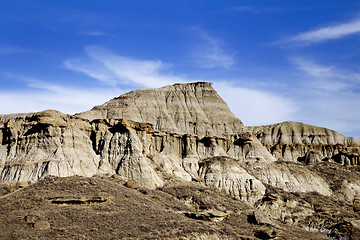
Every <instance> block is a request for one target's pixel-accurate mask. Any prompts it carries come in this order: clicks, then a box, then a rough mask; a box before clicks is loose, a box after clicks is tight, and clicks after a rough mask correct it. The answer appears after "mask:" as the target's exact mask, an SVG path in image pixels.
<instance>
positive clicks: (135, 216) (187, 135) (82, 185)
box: [0, 82, 360, 239]
mask: <svg viewBox="0 0 360 240" xmlns="http://www.w3.org/2000/svg"><path fill="white" fill-rule="evenodd" d="M0 139H1V142H0V180H1V181H2V192H3V196H2V197H1V198H0V201H1V203H0V204H1V206H2V208H1V209H0V211H1V212H0V214H1V215H2V217H1V220H0V225H2V226H4V229H6V230H4V231H2V232H1V233H0V237H1V238H4V239H6V238H13V239H21V238H23V239H25V238H33V239H38V238H42V239H48V238H49V237H50V236H56V238H58V239H69V238H73V239H81V238H83V239H103V238H105V239H108V238H110V239H111V238H114V239H124V238H129V239H139V238H140V239H144V238H149V239H157V238H165V239H166V238H179V239H181V238H188V239H207V238H210V237H212V238H214V239H254V238H260V239H271V238H276V239H305V238H308V239H322V238H328V237H330V238H335V239H359V238H360V235H359V228H360V216H359V214H358V210H359V209H360V205H359V204H360V173H359V167H358V165H359V160H360V157H359V156H360V140H359V139H357V138H349V137H344V136H342V135H341V134H339V133H337V132H335V131H332V130H329V129H325V128H320V127H315V126H311V125H306V124H303V123H296V122H284V123H279V124H274V125H267V126H257V127H246V126H244V125H243V123H242V122H241V121H240V120H239V119H238V118H236V117H235V116H234V115H233V114H232V113H231V111H230V109H229V108H228V106H227V105H226V103H225V102H224V101H223V100H222V99H221V98H220V96H219V95H218V94H217V93H216V91H215V90H214V89H213V88H212V86H211V84H210V83H206V82H198V83H190V84H175V85H172V86H165V87H163V88H159V89H140V90H136V91H132V92H129V93H126V94H124V95H121V96H119V97H117V98H114V99H112V100H110V101H108V102H106V103H104V104H102V105H99V106H95V107H94V108H93V109H91V110H89V111H87V112H84V113H79V114H76V115H66V114H63V113H61V112H58V111H55V110H47V111H43V112H38V113H28V114H12V115H1V116H0ZM124 184H125V185H124ZM28 185H29V186H28ZM5 216H7V217H5ZM1 234H2V235H1ZM290 236H291V237H290ZM54 238H55V237H54Z"/></svg>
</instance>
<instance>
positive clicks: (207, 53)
mask: <svg viewBox="0 0 360 240" xmlns="http://www.w3.org/2000/svg"><path fill="white" fill-rule="evenodd" d="M193 31H194V32H195V34H197V35H198V36H199V37H200V42H201V43H200V44H199V46H197V47H196V48H195V49H194V50H193V53H192V56H193V60H194V62H196V63H197V64H198V65H199V66H201V67H203V68H225V69H228V68H230V67H231V66H233V65H234V63H235V59H234V56H233V54H230V53H229V52H227V51H225V50H224V48H223V43H222V42H221V41H220V40H219V39H217V38H215V37H213V36H210V35H209V34H208V33H206V32H205V31H203V30H201V29H199V28H195V29H194V30H193Z"/></svg>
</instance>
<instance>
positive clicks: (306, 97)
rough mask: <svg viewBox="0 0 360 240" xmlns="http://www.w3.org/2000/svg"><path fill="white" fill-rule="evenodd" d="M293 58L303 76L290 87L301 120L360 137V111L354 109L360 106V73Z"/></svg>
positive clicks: (298, 117)
mask: <svg viewBox="0 0 360 240" xmlns="http://www.w3.org/2000/svg"><path fill="white" fill-rule="evenodd" d="M292 62H293V64H294V65H295V67H296V68H297V69H298V71H299V76H301V77H300V78H299V79H297V80H296V85H295V86H293V88H289V89H290V91H291V94H292V95H293V98H292V99H293V100H294V102H295V103H296V105H297V106H298V107H299V111H298V112H297V113H296V118H297V119H298V121H303V122H306V123H310V124H314V125H319V126H324V127H327V128H331V129H334V130H336V131H339V132H341V133H343V134H345V135H350V136H354V135H355V136H358V137H359V136H360V121H359V120H358V119H360V112H359V111H354V109H360V74H359V73H357V72H353V71H350V70H347V69H341V68H338V67H336V66H329V65H324V64H320V63H317V62H315V61H313V60H311V59H306V58H300V57H297V58H293V59H292ZM304 74H305V75H304Z"/></svg>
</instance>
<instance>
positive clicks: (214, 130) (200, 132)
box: [78, 82, 244, 137]
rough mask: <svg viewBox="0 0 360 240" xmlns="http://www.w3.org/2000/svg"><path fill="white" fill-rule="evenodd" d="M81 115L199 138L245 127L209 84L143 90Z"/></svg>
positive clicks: (176, 85) (124, 95) (225, 134)
mask: <svg viewBox="0 0 360 240" xmlns="http://www.w3.org/2000/svg"><path fill="white" fill-rule="evenodd" d="M78 116H79V117H82V118H86V119H89V120H94V119H105V118H109V119H128V120H131V121H135V122H143V123H151V124H152V125H153V126H154V129H155V130H156V131H161V132H171V133H178V134H191V135H197V136H199V137H204V136H228V135H231V134H237V133H240V132H243V128H244V125H243V123H242V122H241V121H240V120H239V119H238V118H237V117H235V116H234V114H233V113H232V112H231V111H230V109H229V107H228V106H227V105H226V103H225V102H224V101H223V100H222V99H221V98H220V96H219V95H218V94H217V93H216V91H215V90H214V89H213V87H212V86H211V83H207V82H197V83H190V84H174V85H171V86H165V87H162V88H158V89H139V90H136V91H132V92H129V93H125V94H123V95H121V96H119V97H117V98H114V99H112V100H110V101H108V102H106V103H104V104H102V105H99V106H96V107H94V108H93V109H91V110H90V111H87V112H83V113H80V114H78Z"/></svg>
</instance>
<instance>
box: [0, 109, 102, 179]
mask: <svg viewBox="0 0 360 240" xmlns="http://www.w3.org/2000/svg"><path fill="white" fill-rule="evenodd" d="M90 133H91V126H90V124H89V121H86V120H83V119H79V118H77V117H73V116H69V115H65V114H62V113H60V112H58V111H54V110H48V111H44V112H39V113H32V114H15V115H5V116H1V118H0V139H1V140H2V142H1V144H0V169H1V170H0V179H1V181H10V182H25V181H37V180H38V179H40V178H42V177H44V176H46V175H56V176H60V177H66V176H71V175H82V176H93V175H95V174H96V173H97V169H98V164H99V161H100V158H99V156H97V155H96V154H95V152H94V151H92V143H91V141H90V138H89V136H90Z"/></svg>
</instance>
